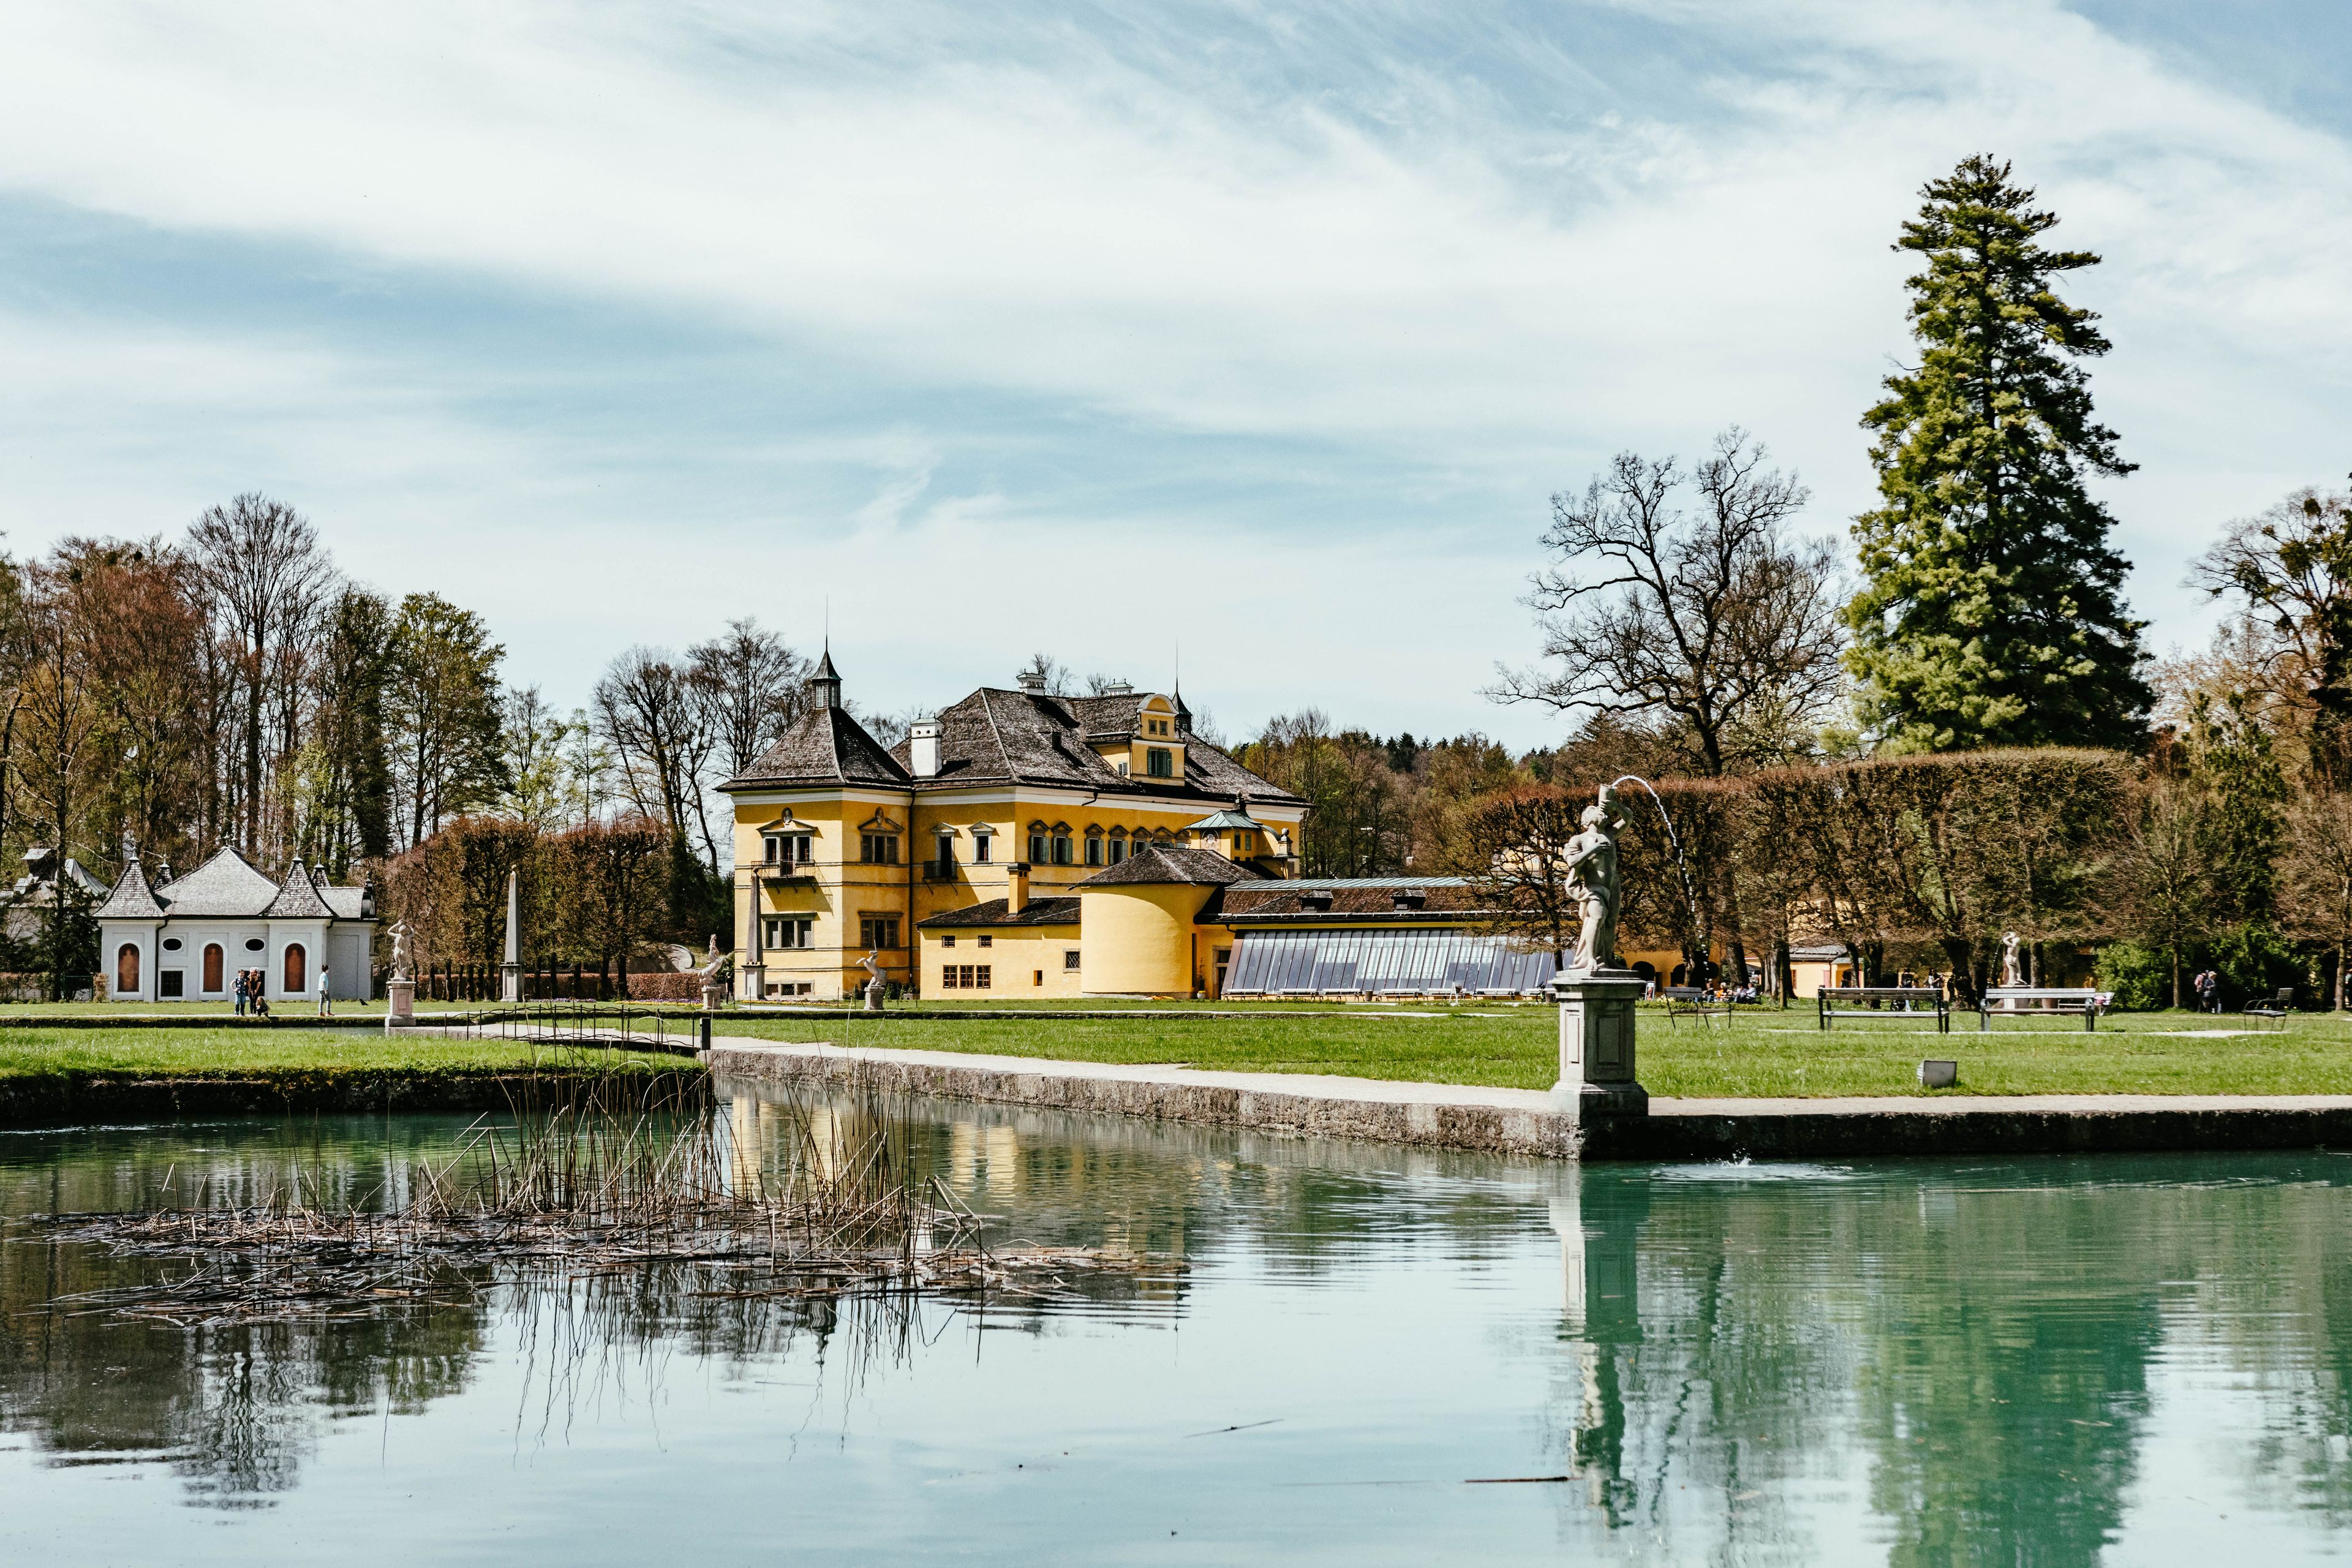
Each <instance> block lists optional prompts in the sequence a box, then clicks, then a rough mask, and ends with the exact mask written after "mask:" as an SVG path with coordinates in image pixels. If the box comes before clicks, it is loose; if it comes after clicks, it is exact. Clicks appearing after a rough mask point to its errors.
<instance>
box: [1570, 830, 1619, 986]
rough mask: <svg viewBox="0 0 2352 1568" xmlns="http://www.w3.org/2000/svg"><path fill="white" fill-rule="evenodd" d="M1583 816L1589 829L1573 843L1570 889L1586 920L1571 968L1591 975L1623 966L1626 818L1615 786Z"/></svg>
mask: <svg viewBox="0 0 2352 1568" xmlns="http://www.w3.org/2000/svg"><path fill="white" fill-rule="evenodd" d="M1583 820H1584V831H1583V832H1581V833H1580V834H1578V835H1577V836H1576V837H1573V838H1571V839H1570V840H1569V841H1568V889H1569V892H1570V895H1571V896H1572V897H1574V899H1575V900H1576V907H1577V912H1578V914H1579V915H1580V916H1581V917H1582V920H1583V925H1582V929H1580V931H1578V932H1577V935H1576V952H1575V954H1574V956H1573V957H1571V958H1570V960H1569V964H1568V967H1569V970H1570V973H1584V974H1590V973H1593V972H1594V971H1596V970H1602V969H1614V968H1616V967H1617V908H1618V903H1619V898H1620V894H1621V892H1622V889H1620V888H1619V887H1618V882H1617V830H1618V829H1619V828H1620V827H1622V826H1624V825H1625V819H1624V818H1623V817H1622V816H1620V815H1618V811H1617V791H1616V787H1615V786H1614V785H1612V784H1602V785H1601V797H1600V800H1599V801H1598V802H1597V803H1596V804H1594V805H1588V806H1586V807H1585V808H1584V818H1583Z"/></svg>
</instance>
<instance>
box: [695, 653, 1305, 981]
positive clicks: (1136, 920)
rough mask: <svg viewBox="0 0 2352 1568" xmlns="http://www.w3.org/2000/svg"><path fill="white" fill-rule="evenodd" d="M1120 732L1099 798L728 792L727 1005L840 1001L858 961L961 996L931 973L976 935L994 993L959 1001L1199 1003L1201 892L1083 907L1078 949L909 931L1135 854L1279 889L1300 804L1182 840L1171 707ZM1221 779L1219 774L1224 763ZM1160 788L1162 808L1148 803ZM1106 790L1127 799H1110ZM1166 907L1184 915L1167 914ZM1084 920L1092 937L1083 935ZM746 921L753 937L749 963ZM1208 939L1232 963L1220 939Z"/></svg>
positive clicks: (1060, 885) (1105, 753)
mask: <svg viewBox="0 0 2352 1568" xmlns="http://www.w3.org/2000/svg"><path fill="white" fill-rule="evenodd" d="M826 668H827V669H828V670H829V668H830V664H829V661H828V665H827V667H826ZM836 695H837V694H836ZM1005 695H1010V694H1005ZM842 722H847V721H846V720H845V719H844V720H843V721H842ZM1132 730H1133V732H1132V733H1131V734H1123V735H1119V736H1116V737H1106V738H1104V739H1103V740H1101V741H1100V742H1098V743H1097V742H1095V741H1094V739H1093V738H1092V737H1091V736H1089V737H1088V738H1087V743H1088V745H1089V746H1090V749H1091V750H1092V751H1093V752H1094V753H1095V755H1096V756H1097V757H1099V758H1100V759H1101V762H1102V764H1103V765H1104V766H1105V767H1107V768H1108V770H1109V772H1110V773H1111V774H1112V775H1113V777H1112V779H1111V780H1110V781H1109V786H1110V788H1112V789H1118V790H1120V791H1121V792H1122V793H1116V794H1114V793H1108V792H1107V791H1106V790H1105V789H1093V788H1079V787H1071V786H1057V785H1051V784H1031V783H1026V782H1019V781H1015V782H1011V783H1008V782H1006V781H1004V780H1003V779H1002V778H999V779H996V780H993V781H992V782H990V783H987V784H974V785H973V786H972V787H971V788H968V789H959V788H955V787H951V786H948V785H947V784H946V781H945V780H944V779H931V780H928V781H924V782H922V783H920V784H907V785H893V784H873V783H842V784H832V785H824V784H796V783H789V782H782V781H780V782H779V783H778V784H776V785H775V786H774V787H769V786H767V785H765V784H761V783H760V782H759V781H757V780H755V779H749V778H747V779H744V780H738V781H732V782H730V784H729V786H728V791H729V794H730V795H731V796H732V798H733V803H734V850H735V865H736V872H735V889H734V896H735V907H736V917H737V943H736V952H735V964H736V973H737V975H738V982H739V992H738V994H740V995H742V996H744V997H745V998H747V999H750V998H752V997H755V996H756V997H763V998H764V997H777V998H782V997H792V996H804V997H808V998H810V999H812V1000H833V999H839V998H841V997H844V996H846V995H850V994H855V993H856V991H857V990H858V989H859V988H861V987H862V986H864V985H865V984H866V970H865V969H864V968H863V967H862V966H861V965H860V963H859V960H861V959H863V958H865V957H866V953H867V951H868V948H869V947H870V948H872V949H873V950H874V962H875V963H876V965H877V967H878V968H879V969H880V970H881V972H882V973H883V975H884V977H885V978H886V979H888V980H892V981H898V982H900V983H905V982H908V981H912V982H913V983H914V984H916V985H917V986H919V989H920V991H921V993H922V994H924V995H925V996H932V997H948V998H954V997H957V996H959V995H961V994H964V993H963V992H962V991H961V988H955V989H950V988H945V987H943V985H942V971H941V966H942V965H943V964H945V963H950V962H952V963H957V964H959V965H961V964H964V963H974V964H976V963H978V962H980V951H979V950H978V949H977V947H976V945H975V939H976V938H977V937H978V936H979V935H981V934H982V933H983V931H984V932H985V934H987V935H988V936H989V937H990V938H991V946H990V949H989V951H990V952H991V953H992V958H991V960H990V961H989V962H990V965H991V981H992V984H991V986H990V988H989V989H988V990H987V991H986V992H981V991H979V990H978V989H977V988H974V989H973V991H972V992H971V995H972V996H973V998H974V999H978V998H980V997H982V996H983V995H992V996H997V997H1009V998H1017V997H1024V996H1057V995H1077V994H1083V993H1097V994H1101V993H1110V992H1118V993H1133V992H1141V993H1146V994H1173V995H1184V994H1191V992H1192V990H1193V988H1194V980H1195V975H1196V974H1197V975H1198V977H1199V981H1200V984H1202V987H1203V988H1211V987H1213V984H1214V981H1213V963H1212V962H1211V959H1210V957H1209V948H1210V944H1209V942H1207V941H1205V940H1203V941H1196V940H1195V936H1196V933H1195V932H1194V931H1193V930H1192V923H1191V917H1192V915H1193V914H1194V913H1197V912H1198V910H1199V909H1200V906H1201V904H1202V901H1203V900H1205V898H1206V897H1207V895H1208V894H1209V893H1210V892H1211V891H1212V889H1209V888H1205V887H1194V886H1175V887H1170V888H1157V887H1150V886H1142V885H1136V886H1129V887H1122V888H1119V889H1100V890H1097V891H1090V892H1089V893H1088V894H1087V898H1086V900H1085V912H1084V915H1083V921H1084V922H1085V925H1084V929H1085V931H1086V940H1085V942H1083V943H1081V942H1078V941H1077V931H1078V927H1076V926H1069V927H1058V926H1055V927H1047V926H1037V925H1034V924H1018V925H1007V926H1003V927H998V928H993V929H990V928H972V927H960V928H959V929H958V930H957V931H955V932H954V935H955V938H956V945H955V947H954V948H953V949H949V948H947V947H946V946H945V945H944V943H943V942H942V941H941V937H942V936H943V935H944V934H945V933H932V932H927V931H921V930H919V927H920V926H921V923H922V922H923V921H927V920H929V919H931V918H932V917H933V916H936V915H940V914H944V913H948V912H950V911H954V910H966V909H970V908H971V907H972V906H974V905H977V904H982V903H985V902H988V901H989V900H997V899H1003V900H1007V902H1008V904H1009V905H1013V906H1018V905H1022V904H1025V903H1028V902H1031V901H1034V900H1039V899H1051V898H1069V897H1073V896H1075V894H1076V889H1077V885H1078V884H1079V883H1081V882H1083V881H1085V880H1087V879H1088V878H1090V877H1094V876H1096V875H1097V874H1098V873H1100V872H1102V871H1104V870H1106V869H1107V868H1109V867H1110V866H1112V865H1114V864H1117V863H1118V859H1119V858H1124V856H1125V855H1126V854H1127V853H1128V852H1129V850H1130V849H1131V848H1132V847H1136V846H1139V845H1166V846H1172V847H1184V848H1188V849H1190V848H1206V849H1212V850H1213V851H1215V852H1217V853H1220V854H1223V855H1225V856H1228V857H1230V858H1241V859H1245V860H1246V861H1247V862H1248V863H1249V864H1251V865H1252V866H1253V867H1254V868H1256V869H1258V870H1259V871H1260V872H1261V873H1262V874H1265V875H1272V876H1282V875H1286V874H1287V872H1288V864H1289V862H1288V861H1287V858H1286V857H1287V852H1288V850H1289V847H1290V846H1291V844H1293V843H1295V842H1296V841H1297V835H1298V830H1299V827H1300V826H1301V824H1302V823H1303V821H1304V819H1305V816H1306V809H1305V806H1304V804H1303V803H1299V804H1295V805H1294V804H1291V803H1290V802H1289V801H1288V799H1287V798H1286V797H1283V798H1277V799H1273V800H1265V799H1256V798H1253V799H1251V800H1250V801H1248V802H1246V803H1243V802H1241V801H1238V800H1235V801H1234V802H1233V805H1236V806H1243V805H1244V804H1245V810H1246V812H1247V814H1248V815H1249V816H1251V817H1252V818H1253V819H1254V820H1255V821H1256V822H1257V823H1259V824H1260V825H1261V828H1260V830H1259V831H1255V832H1241V833H1234V832H1228V833H1223V834H1209V833H1200V834H1195V833H1194V831H1193V829H1194V827H1195V825H1197V824H1199V823H1201V822H1202V820H1203V818H1204V817H1207V816H1211V815H1213V814H1214V813H1216V812H1217V811H1218V810H1219V809H1220V808H1221V807H1220V803H1219V802H1218V801H1217V800H1215V799H1209V800H1206V801H1204V799H1203V798H1202V794H1201V792H1200V791H1199V790H1198V789H1195V788H1191V787H1189V786H1188V784H1187V782H1186V753H1187V752H1188V751H1189V750H1191V749H1192V747H1193V746H1194V745H1196V744H1197V742H1195V741H1194V740H1193V738H1192V737H1191V736H1190V735H1189V733H1188V732H1187V731H1185V729H1184V725H1183V720H1182V717H1181V713H1180V711H1179V710H1178V708H1177V706H1176V705H1175V704H1174V703H1173V702H1172V701H1171V700H1169V699H1168V698H1167V697H1164V696H1159V695H1147V696H1143V697H1140V698H1139V700H1138V701H1137V705H1136V709H1135V717H1134V721H1133V724H1132ZM869 743H870V742H869ZM1155 753H1157V755H1156V756H1155ZM1217 756H1218V757H1219V758H1222V753H1218V754H1217ZM894 765H895V764H894ZM1223 766H1224V767H1226V768H1228V769H1230V768H1232V766H1233V764H1232V763H1230V761H1229V760H1227V761H1224V762H1223ZM1156 768H1159V769H1165V770H1167V772H1166V773H1165V774H1164V775H1162V774H1160V773H1156V772H1155V769H1156ZM1161 776H1165V777H1166V779H1167V783H1168V789H1167V793H1166V794H1165V795H1158V794H1155V793H1154V792H1153V790H1152V785H1153V784H1154V783H1155V781H1156V780H1157V779H1158V778H1159V777H1161ZM1121 777H1123V778H1124V779H1126V780H1127V781H1129V784H1128V785H1121V784H1118V779H1119V778H1121ZM1243 777H1244V779H1246V778H1247V775H1243ZM1248 782H1249V783H1251V784H1256V785H1262V784H1263V781H1255V780H1250V781H1248ZM1024 882H1025V887H1024V885H1023V884H1024ZM1188 901H1189V902H1188ZM1129 903H1133V904H1136V905H1137V909H1136V910H1134V911H1132V912H1130V911H1129V910H1126V909H1124V908H1123V906H1125V905H1127V904H1129ZM1177 904H1186V905H1187V907H1185V908H1183V909H1182V910H1181V913H1180V911H1178V910H1176V908H1175V906H1176V905H1177ZM1097 910H1101V911H1103V912H1102V915H1101V919H1102V920H1103V921H1106V922H1107V930H1102V931H1098V930H1097V926H1096V921H1097ZM1113 910H1118V912H1116V913H1114V912H1112V911H1113ZM755 919H756V920H758V921H761V925H760V926H759V927H758V928H757V929H758V931H759V936H758V939H757V945H756V948H755V946H754V938H753V931H754V927H753V925H752V923H751V922H752V921H754V920H755ZM1180 927H1181V929H1180ZM884 938H887V939H889V940H887V941H885V940H882V939H884ZM1221 940H1222V945H1223V946H1226V947H1230V946H1231V938H1230V936H1229V935H1228V936H1225V937H1223V938H1222V939H1221ZM1073 951H1076V952H1079V953H1080V955H1081V957H1080V967H1078V968H1076V969H1073V968H1069V967H1067V962H1068V961H1067V956H1066V955H1067V954H1068V953H1069V952H1073ZM1015 953H1018V954H1019V955H1020V956H1019V957H1018V958H1017V959H1015V958H1014V957H1013V954H1015ZM755 987H756V989H754V988H755Z"/></svg>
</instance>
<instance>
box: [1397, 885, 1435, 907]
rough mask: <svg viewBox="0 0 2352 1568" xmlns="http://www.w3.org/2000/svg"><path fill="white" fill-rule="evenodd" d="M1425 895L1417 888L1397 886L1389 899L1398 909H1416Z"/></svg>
mask: <svg viewBox="0 0 2352 1568" xmlns="http://www.w3.org/2000/svg"><path fill="white" fill-rule="evenodd" d="M1427 897H1428V895H1427V894H1425V893H1423V891H1422V890H1421V889H1419V888H1399V889H1397V890H1396V893H1395V896H1394V898H1393V900H1391V901H1392V902H1393V904H1394V907H1396V908H1397V909H1400V910H1417V909H1419V908H1421V906H1422V903H1423V900H1425V899H1426V898H1427Z"/></svg>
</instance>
